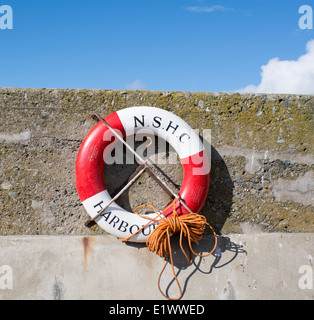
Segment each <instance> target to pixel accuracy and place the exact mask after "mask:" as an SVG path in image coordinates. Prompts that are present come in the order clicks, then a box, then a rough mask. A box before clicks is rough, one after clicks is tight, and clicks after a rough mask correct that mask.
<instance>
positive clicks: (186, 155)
mask: <svg viewBox="0 0 314 320" xmlns="http://www.w3.org/2000/svg"><path fill="white" fill-rule="evenodd" d="M105 120H106V121H107V122H108V123H109V124H110V126H111V127H112V128H113V129H115V130H116V131H117V132H118V133H119V134H122V136H123V138H125V137H126V136H129V135H134V134H136V133H137V132H139V131H140V132H141V134H154V135H157V136H158V137H160V138H162V139H164V140H165V141H167V142H168V143H169V144H170V145H171V146H172V147H173V148H174V150H175V151H176V152H177V154H178V156H179V158H180V161H181V164H182V166H183V181H182V186H181V189H180V192H179V194H180V197H181V199H183V201H184V202H185V203H186V205H187V206H188V207H189V208H190V209H191V210H192V211H193V212H197V213H198V212H199V211H200V210H201V208H202V207H203V205H204V203H205V200H206V198H207V194H208V189H209V180H210V178H209V177H210V174H209V167H210V166H209V161H208V156H207V153H206V150H205V148H204V145H203V143H202V142H201V140H200V138H199V136H198V135H197V134H196V132H195V131H194V130H193V129H192V128H191V127H190V126H189V125H188V124H187V123H186V122H185V121H183V120H182V119H181V118H179V117H178V116H176V115H175V114H173V113H171V112H169V111H166V110H163V109H159V108H154V107H131V108H127V109H123V110H120V111H117V112H114V113H112V114H110V115H108V116H107V117H106V118H105ZM112 136H113V133H112V132H110V130H109V129H108V128H107V127H106V126H105V124H103V123H102V122H99V123H98V124H97V125H96V126H95V127H94V128H93V129H92V130H91V131H90V132H89V133H88V135H87V136H86V137H85V139H84V140H83V142H82V144H81V147H80V149H79V152H78V155H77V159H76V188H77V192H78V194H79V197H80V199H81V201H82V203H83V206H84V208H85V209H86V211H87V212H88V214H89V215H90V217H91V218H92V219H93V218H94V217H95V216H97V214H98V213H99V212H100V211H101V210H102V208H104V207H105V206H106V205H107V204H108V203H109V202H110V201H111V200H112V198H111V196H110V195H109V193H108V191H107V189H106V185H105V181H104V179H103V170H104V165H105V159H104V158H105V157H106V155H105V154H104V150H105V149H106V147H108V145H110V144H111V145H112V146H113V143H112V142H111V141H112V139H110V138H112ZM116 140H117V139H116ZM116 142H117V141H116ZM175 207H176V211H177V212H178V214H188V213H189V212H188V211H187V210H186V209H185V208H184V207H183V206H182V204H181V203H180V202H179V201H177V202H176V204H175ZM172 211H173V206H172V205H170V206H167V208H166V209H164V210H162V211H161V213H162V215H163V216H164V217H168V216H171V215H172ZM155 216H156V214H155V213H154V214H150V215H149V217H155ZM95 221H96V223H97V224H98V225H99V226H100V227H101V228H102V229H104V230H105V231H106V232H108V233H111V234H113V235H115V236H117V237H118V238H126V237H128V236H130V235H132V234H133V233H134V232H136V231H137V230H139V229H140V228H142V227H143V226H144V225H145V224H147V222H148V221H149V220H148V219H145V218H144V217H140V216H137V215H136V214H135V213H133V212H129V211H126V210H125V209H123V208H121V207H120V206H119V205H117V204H116V203H115V202H113V203H112V204H111V205H110V206H109V207H108V208H107V209H106V210H105V212H104V213H102V214H101V215H100V216H98V217H97V218H96V219H95ZM157 224H158V222H152V223H151V224H149V225H148V226H147V227H146V228H145V229H143V230H142V231H141V232H139V233H137V234H136V235H134V236H133V237H132V238H131V239H130V241H133V242H146V240H147V238H148V236H149V235H150V234H151V232H152V231H153V230H154V228H155V226H156V225H157Z"/></svg>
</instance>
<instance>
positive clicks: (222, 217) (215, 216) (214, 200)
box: [200, 139, 234, 234]
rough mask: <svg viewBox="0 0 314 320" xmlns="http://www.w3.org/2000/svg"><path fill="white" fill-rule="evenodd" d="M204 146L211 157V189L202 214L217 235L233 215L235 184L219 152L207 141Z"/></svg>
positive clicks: (204, 141)
mask: <svg viewBox="0 0 314 320" xmlns="http://www.w3.org/2000/svg"><path fill="white" fill-rule="evenodd" d="M203 144H204V146H205V149H206V151H207V154H208V155H209V157H210V163H211V169H210V188H209V192H208V196H207V200H206V202H205V204H204V207H203V209H202V210H201V212H200V213H201V214H202V215H204V216H205V217H206V218H207V221H208V223H209V224H210V225H211V226H212V227H213V228H214V230H215V232H216V233H217V234H220V231H221V229H222V227H223V225H224V224H225V222H226V220H227V218H228V217H230V215H231V206H232V197H233V190H234V183H233V182H232V179H231V176H230V174H229V170H228V168H227V165H226V163H225V162H224V160H223V159H222V157H221V156H220V154H219V153H218V151H217V150H216V149H215V148H214V147H213V146H212V145H211V144H210V143H209V142H208V141H207V140H205V139H203Z"/></svg>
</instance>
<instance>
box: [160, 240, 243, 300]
mask: <svg viewBox="0 0 314 320" xmlns="http://www.w3.org/2000/svg"><path fill="white" fill-rule="evenodd" d="M214 244H215V238H214V236H207V237H203V238H202V240H201V241H200V242H199V244H198V245H196V246H193V250H194V252H195V253H196V254H198V255H205V254H206V253H207V252H210V251H211V249H212V248H213V247H214ZM171 248H172V252H173V265H174V266H175V267H176V268H177V269H178V271H177V272H176V277H177V278H178V279H180V280H179V282H180V285H181V287H182V297H183V296H184V294H185V292H186V291H187V288H188V282H189V280H190V279H191V278H192V276H193V275H194V274H195V273H196V272H201V273H203V274H207V275H209V274H211V273H214V269H219V268H223V267H225V266H226V265H228V264H229V263H231V262H232V261H233V260H235V259H236V257H237V256H238V254H242V253H244V254H247V252H246V251H245V250H244V249H243V246H242V245H238V244H236V243H234V242H231V241H230V238H228V237H224V236H218V237H217V246H216V249H215V251H214V252H213V253H212V255H211V256H209V257H198V256H194V257H193V259H192V263H191V264H190V263H189V262H188V261H187V259H186V257H185V255H184V254H183V252H182V250H181V248H180V244H179V236H174V237H172V238H171ZM184 250H185V251H186V252H188V251H189V248H188V245H187V244H185V245H184ZM212 257H214V261H212V260H213V258H212ZM192 266H194V269H192V271H191V272H189V273H186V272H184V271H185V270H187V269H188V268H192ZM168 270H169V269H168ZM168 272H171V271H168ZM181 273H182V276H180V274H181ZM174 286H177V284H176V280H175V278H174V277H173V279H172V280H171V281H170V282H169V283H168V285H167V286H166V288H165V289H164V292H165V294H166V295H167V296H168V297H169V296H171V294H170V291H177V290H178V289H177V288H173V287H174ZM212 290H214V288H212ZM229 298H231V299H232V297H229Z"/></svg>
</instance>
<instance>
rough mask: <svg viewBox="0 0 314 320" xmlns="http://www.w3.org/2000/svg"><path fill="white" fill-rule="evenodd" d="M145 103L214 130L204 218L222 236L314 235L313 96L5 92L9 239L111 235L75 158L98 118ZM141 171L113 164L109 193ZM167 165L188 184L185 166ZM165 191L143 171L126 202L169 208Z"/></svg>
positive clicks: (2, 202)
mask: <svg viewBox="0 0 314 320" xmlns="http://www.w3.org/2000/svg"><path fill="white" fill-rule="evenodd" d="M137 105H147V106H154V107H159V108H164V109H166V110H170V111H172V112H174V113H176V114H177V115H178V116H180V117H182V118H183V119H184V120H185V121H187V122H188V123H189V124H190V125H191V126H192V127H193V128H195V129H200V130H201V131H200V133H201V134H202V132H203V131H202V130H204V129H211V134H212V136H211V143H212V144H211V146H210V145H209V143H208V142H206V141H205V142H206V146H207V148H208V149H209V150H211V188H210V192H209V196H208V199H207V201H206V204H205V206H204V209H203V210H202V213H203V214H204V215H206V217H207V218H208V220H209V222H210V223H211V224H212V225H213V226H214V228H215V229H216V231H217V232H221V233H223V234H227V233H252V232H253V233H256V232H313V230H314V229H313V228H314V227H313V225H314V224H313V222H314V215H313V189H314V183H313V164H314V155H313V148H314V143H313V142H314V141H313V127H314V125H313V105H314V97H313V96H293V95H239V94H223V93H191V92H150V91H116V90H59V89H58V90H55V89H5V88H2V89H0V112H1V122H0V208H1V215H0V234H1V235H19V234H23V235H71V234H72V235H97V234H103V233H104V232H103V231H102V230H101V229H100V228H99V227H98V226H97V225H96V226H93V227H92V228H86V227H85V226H84V222H85V220H86V219H87V218H88V216H87V213H86V212H85V210H84V208H83V207H82V205H81V202H80V200H79V198H78V195H77V192H76V188H75V170H74V169H75V159H76V155H77V152H78V149H79V146H80V144H81V142H82V140H83V138H84V137H85V135H86V134H87V133H88V132H89V131H90V130H91V128H92V127H93V126H94V125H95V122H94V120H92V119H91V117H90V116H91V114H92V113H94V112H97V113H99V114H101V115H103V116H106V115H108V114H110V113H111V112H113V111H116V110H119V109H123V108H128V107H131V106H137ZM134 168H135V166H134V165H133V166H132V165H128V166H112V167H108V168H106V173H105V175H106V181H107V182H108V189H109V191H110V192H112V193H114V191H115V190H116V189H117V188H118V187H119V185H121V183H122V182H123V181H124V180H125V179H126V177H127V175H129V174H130V173H131V172H132V170H134ZM164 168H165V170H168V173H169V175H170V176H171V178H172V179H173V180H174V181H176V183H177V184H178V185H180V181H181V178H182V172H181V166H180V165H170V166H164ZM158 188H159V187H158V186H156V185H155V182H153V181H151V179H149V178H148V177H147V176H146V175H143V176H142V177H141V178H140V179H139V180H138V182H137V183H136V184H135V185H134V186H133V187H132V188H131V189H130V190H129V191H128V192H127V193H126V194H125V195H124V196H123V197H122V198H121V199H120V204H122V205H123V206H125V207H126V208H128V209H134V208H135V207H136V206H137V205H139V204H142V203H152V204H155V205H156V206H157V207H160V208H161V207H163V206H164V204H165V203H166V202H167V201H169V199H168V198H167V196H166V195H164V194H163V192H162V191H161V190H160V189H158ZM150 190H154V192H150ZM158 191H160V192H158ZM156 194H158V197H156Z"/></svg>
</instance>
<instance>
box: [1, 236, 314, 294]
mask: <svg viewBox="0 0 314 320" xmlns="http://www.w3.org/2000/svg"><path fill="white" fill-rule="evenodd" d="M173 242H174V260H175V267H176V271H177V274H178V278H179V280H180V283H181V285H182V288H183V289H184V296H183V299H192V300H193V299H204V300H206V299H313V298H314V291H313V256H314V237H313V234H310V233H303V234H301V233H299V234H278V233H277V234H241V235H240V234H233V235H228V238H227V237H220V238H219V245H218V247H217V249H216V251H215V254H214V255H213V256H210V257H206V258H199V257H196V258H195V259H194V262H193V264H192V265H190V266H189V265H188V264H187V263H186V262H185V260H184V257H183V255H182V254H181V253H180V250H179V249H178V246H177V244H176V239H174V240H173ZM212 245H213V238H211V237H206V238H205V237H204V239H203V240H202V241H201V243H200V245H199V247H198V249H197V250H198V251H197V252H201V251H203V252H206V250H208V249H209V248H211V246H212ZM0 247H1V251H0V299H5V300H6V299H49V300H50V299H66V300H71V299H107V300H111V299H121V300H127V299H128V300H134V299H139V300H142V299H147V300H153V299H154V300H159V299H162V298H163V297H162V295H161V294H160V292H159V291H158V288H157V279H158V275H159V273H160V271H161V269H162V267H163V265H164V260H163V259H161V258H160V257H158V256H156V255H155V254H153V253H151V252H149V251H148V249H147V248H146V247H140V246H137V245H127V244H124V243H121V242H120V241H118V240H117V239H116V238H114V237H112V236H110V235H105V236H94V237H81V236H3V237H0ZM161 286H162V288H163V289H164V290H168V291H167V292H168V294H169V295H170V296H172V297H175V296H177V294H178V290H177V287H176V284H175V282H174V281H173V276H172V273H171V268H170V266H168V268H166V271H165V273H164V275H163V277H162V281H161Z"/></svg>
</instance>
